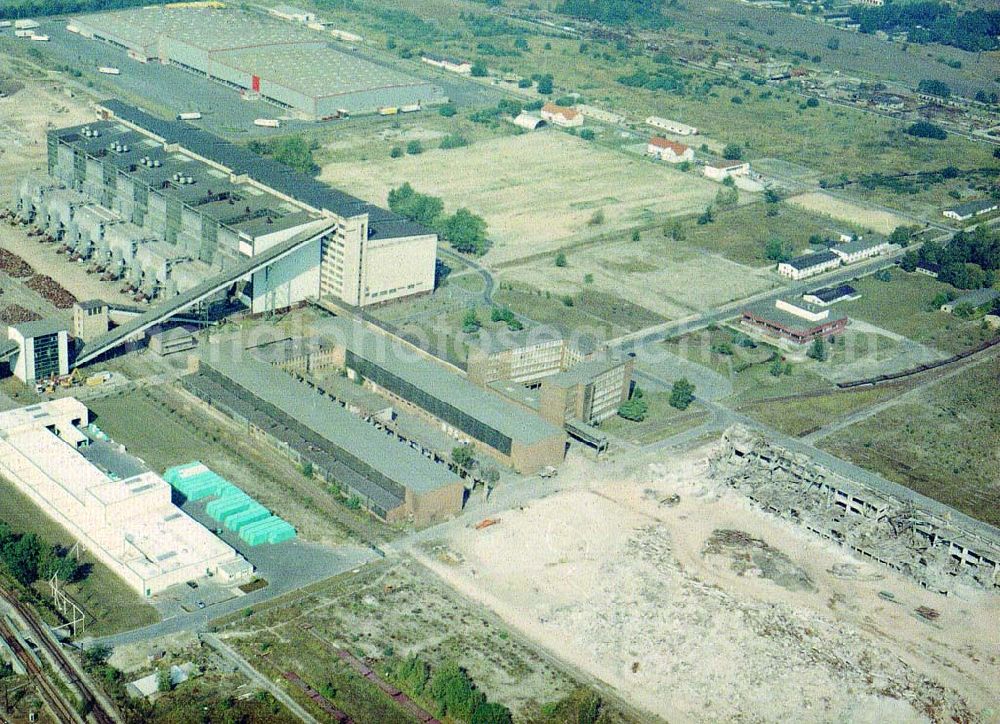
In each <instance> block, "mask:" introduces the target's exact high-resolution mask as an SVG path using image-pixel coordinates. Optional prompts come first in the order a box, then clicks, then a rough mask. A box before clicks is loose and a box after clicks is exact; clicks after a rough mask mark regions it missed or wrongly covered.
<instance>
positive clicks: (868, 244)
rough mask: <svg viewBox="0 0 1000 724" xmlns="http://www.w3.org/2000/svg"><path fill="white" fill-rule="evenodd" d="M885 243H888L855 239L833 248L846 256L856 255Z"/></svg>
mask: <svg viewBox="0 0 1000 724" xmlns="http://www.w3.org/2000/svg"><path fill="white" fill-rule="evenodd" d="M885 243H886V242H885V241H883V240H881V239H854V240H853V241H846V242H844V243H843V244H837V245H836V246H835V247H833V248H834V249H837V250H838V251H842V252H844V253H845V254H854V253H856V252H859V251H864V250H865V249H871V248H872V247H876V246H879V245H881V244H885Z"/></svg>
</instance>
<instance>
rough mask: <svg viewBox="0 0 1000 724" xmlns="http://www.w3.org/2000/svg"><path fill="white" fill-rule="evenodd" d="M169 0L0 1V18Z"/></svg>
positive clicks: (62, 12)
mask: <svg viewBox="0 0 1000 724" xmlns="http://www.w3.org/2000/svg"><path fill="white" fill-rule="evenodd" d="M158 2H159V3H162V2H169V0H11V2H4V3H0V19H2V18H27V17H32V16H39V15H63V14H68V13H94V12H98V11H100V10H121V9H124V8H134V7H140V6H143V5H154V4H157V3H158Z"/></svg>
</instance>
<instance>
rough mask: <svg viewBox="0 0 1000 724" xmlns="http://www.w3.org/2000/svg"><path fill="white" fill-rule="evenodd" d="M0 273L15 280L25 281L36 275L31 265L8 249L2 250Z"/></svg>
mask: <svg viewBox="0 0 1000 724" xmlns="http://www.w3.org/2000/svg"><path fill="white" fill-rule="evenodd" d="M0 271H2V272H4V273H5V274H7V275H9V276H12V277H14V278H15V279H24V278H26V277H30V276H32V275H33V274H34V273H35V270H34V269H32V268H31V264H29V263H28V262H26V261H25V260H24V259H22V258H21V257H19V256H18V255H17V254H15V253H13V252H11V251H7V250H6V249H0Z"/></svg>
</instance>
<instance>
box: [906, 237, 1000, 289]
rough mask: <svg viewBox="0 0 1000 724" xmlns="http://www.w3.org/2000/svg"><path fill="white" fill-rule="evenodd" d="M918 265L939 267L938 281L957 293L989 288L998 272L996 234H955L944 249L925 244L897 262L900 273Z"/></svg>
mask: <svg viewBox="0 0 1000 724" xmlns="http://www.w3.org/2000/svg"><path fill="white" fill-rule="evenodd" d="M918 263H925V264H937V265H939V266H940V267H941V271H940V272H939V273H938V278H939V279H940V280H941V281H943V282H947V283H948V284H951V285H952V286H955V287H958V288H959V289H979V288H982V287H991V286H993V284H994V283H995V282H996V278H997V270H998V269H1000V234H998V233H996V232H991V231H989V229H987V228H986V227H985V226H979V227H977V228H976V230H975V231H973V232H971V233H968V232H965V231H960V232H958V233H957V234H955V236H954V238H952V240H951V242H950V243H949V244H948V245H947V246H941V245H940V244H937V243H935V242H927V243H926V244H924V245H923V246H922V247H920V250H919V251H912V250H911V251H908V252H906V254H904V255H903V258H902V259H901V260H900V266H901V267H902V268H903V270H904V271H913V270H914V269H916V268H917V264H918Z"/></svg>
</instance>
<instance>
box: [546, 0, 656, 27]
mask: <svg viewBox="0 0 1000 724" xmlns="http://www.w3.org/2000/svg"><path fill="white" fill-rule="evenodd" d="M663 4H664V3H663V0H563V1H562V2H561V3H559V5H557V6H556V12H557V13H563V14H564V15H573V16H575V17H578V18H583V19H585V20H597V21H599V22H602V23H609V24H612V25H625V24H627V23H640V24H643V25H662V24H663V23H664V22H665V21H666V19H665V18H664V17H663Z"/></svg>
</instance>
